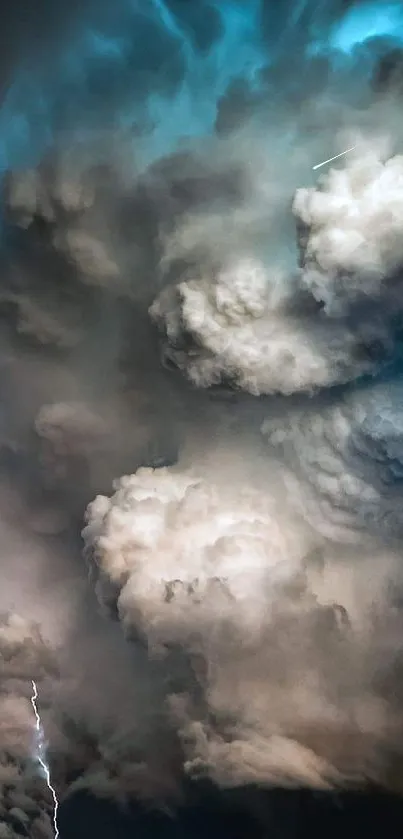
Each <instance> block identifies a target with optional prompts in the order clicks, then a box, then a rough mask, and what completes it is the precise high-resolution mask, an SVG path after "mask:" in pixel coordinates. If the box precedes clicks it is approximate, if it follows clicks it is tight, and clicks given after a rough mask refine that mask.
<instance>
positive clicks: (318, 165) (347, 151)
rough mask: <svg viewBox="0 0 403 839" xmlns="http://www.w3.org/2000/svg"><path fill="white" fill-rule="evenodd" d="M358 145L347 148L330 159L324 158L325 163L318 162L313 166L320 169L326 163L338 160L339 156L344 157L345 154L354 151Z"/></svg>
mask: <svg viewBox="0 0 403 839" xmlns="http://www.w3.org/2000/svg"><path fill="white" fill-rule="evenodd" d="M356 148H357V146H351V149H346V150H345V151H342V152H340V154H335V156H334V157H329V159H328V160H324V161H323V163H317V164H316V166H312V169H320V167H321V166H325V165H326V163H331V162H332V160H337V158H338V157H343V154H348V153H349V152H350V151H354V149H356Z"/></svg>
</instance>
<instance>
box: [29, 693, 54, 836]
mask: <svg viewBox="0 0 403 839" xmlns="http://www.w3.org/2000/svg"><path fill="white" fill-rule="evenodd" d="M32 690H33V694H32V696H31V704H32V707H33V709H34V714H35V719H36V731H37V733H38V752H39V754H38V755H37V758H38V761H39V763H40V765H41V766H42V769H43V771H44V773H45V778H46V783H47V785H48V788H49V790H50V792H51V794H52V798H53V803H54V806H53V827H54V831H55V839H58V836H59V828H58V825H57V811H58V809H59V801H58V798H57V795H56V791H55V789H54V787H53V786H52V784H51V779H50V769H49V767H48V765H47V763H46V761H45V760H44V759H43V757H41V754H43V753H44V745H43V726H42V721H41V717H40V714H39V711H38V707H37V704H36V700H37V699H38V690H37V687H36V682H34V680H33V679H32Z"/></svg>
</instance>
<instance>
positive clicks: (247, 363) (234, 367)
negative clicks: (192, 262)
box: [150, 147, 403, 395]
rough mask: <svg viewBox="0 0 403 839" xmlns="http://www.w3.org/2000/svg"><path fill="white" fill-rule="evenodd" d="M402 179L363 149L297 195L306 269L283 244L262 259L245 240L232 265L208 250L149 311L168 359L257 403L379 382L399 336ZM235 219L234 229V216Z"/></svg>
mask: <svg viewBox="0 0 403 839" xmlns="http://www.w3.org/2000/svg"><path fill="white" fill-rule="evenodd" d="M402 173H403V165H402V158H401V157H398V156H397V157H393V158H390V159H389V160H387V161H386V162H385V163H384V162H383V161H382V159H381V158H380V157H379V153H378V152H376V151H374V150H371V151H369V150H368V148H365V147H364V149H361V150H360V151H357V152H356V159H354V160H353V162H352V163H351V164H350V165H348V166H347V167H346V168H345V169H343V170H331V171H330V173H328V174H327V175H326V176H322V178H321V180H320V182H319V185H318V186H317V187H311V188H309V189H307V188H304V189H298V190H297V191H296V194H295V198H294V202H293V213H294V216H295V218H296V221H297V232H298V245H299V252H300V268H299V270H297V268H296V267H295V268H294V271H290V268H289V266H287V265H284V263H283V264H282V262H281V260H282V247H281V244H279V245H278V252H277V253H276V247H275V244H274V243H273V245H272V246H271V247H270V249H269V256H268V257H266V258H264V257H262V258H256V256H250V255H248V253H247V251H246V252H245V251H244V247H245V245H244V242H242V239H241V241H240V244H239V245H238V250H237V249H235V255H234V256H233V257H232V259H231V260H230V261H229V260H228V256H226V257H225V259H224V261H223V258H222V256H221V259H220V255H219V254H217V253H216V252H215V249H214V246H213V249H212V255H210V256H209V257H208V259H209V261H208V259H206V258H205V265H203V264H201V265H200V266H197V267H195V268H193V269H187V270H185V271H184V276H183V277H181V279H180V281H179V282H177V283H173V284H172V285H169V286H168V288H167V289H164V290H163V291H162V292H161V293H160V295H159V296H158V297H157V299H156V301H155V302H154V303H153V305H152V306H151V309H150V314H151V317H152V318H153V319H154V320H155V321H156V322H157V324H158V325H159V327H160V329H161V331H162V333H163V334H164V336H165V350H164V359H165V360H166V361H169V362H171V363H172V364H174V365H175V366H177V367H178V368H179V369H180V370H182V371H183V372H184V373H185V375H186V376H187V377H188V378H189V379H190V381H191V382H192V383H194V384H195V385H196V386H198V387H209V386H211V385H218V384H220V383H226V384H230V385H232V386H234V387H236V388H241V389H243V390H246V391H249V392H250V393H252V394H254V395H258V394H265V393H283V394H292V393H298V392H304V391H305V392H312V391H314V390H319V389H322V388H328V387H331V386H332V385H336V384H343V383H346V382H348V381H352V380H354V379H356V378H359V377H361V376H362V375H365V374H368V373H372V374H374V373H376V372H377V371H378V370H379V369H380V367H382V366H383V365H384V364H385V362H388V361H390V359H391V358H392V356H393V351H394V350H395V347H396V342H397V341H398V339H399V334H398V325H399V324H398V317H399V313H400V312H401V309H402V301H401V289H400V285H401V284H400V272H401V267H402V258H403V252H402V249H401V245H400V242H401V230H402V221H403V215H402V207H403V204H402V199H401V195H402V190H401V184H400V181H399V178H401V177H402ZM233 221H234V223H235V229H237V225H236V213H235V215H234V219H233ZM186 230H187V234H186V235H187V238H188V241H189V235H190V234H189V228H186ZM202 230H203V231H204V233H206V232H208V227H206V223H204V225H203V226H202ZM242 230H243V225H242V224H240V231H241V236H242ZM199 233H200V231H199ZM267 235H268V236H269V237H270V229H269V230H268V231H267ZM210 241H211V237H210V236H208V237H207V244H206V251H207V254H208V251H209V244H210ZM276 260H277V261H276Z"/></svg>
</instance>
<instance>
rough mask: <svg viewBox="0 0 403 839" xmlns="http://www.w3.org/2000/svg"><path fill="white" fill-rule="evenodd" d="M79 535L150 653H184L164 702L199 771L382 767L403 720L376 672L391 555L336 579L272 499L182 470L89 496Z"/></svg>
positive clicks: (289, 779) (229, 780)
mask: <svg viewBox="0 0 403 839" xmlns="http://www.w3.org/2000/svg"><path fill="white" fill-rule="evenodd" d="M83 535H84V540H85V544H86V550H87V553H88V555H89V556H90V561H91V564H92V566H93V568H94V573H95V574H96V575H97V576H98V595H99V597H100V598H101V600H102V601H103V602H105V603H106V604H107V605H108V606H110V605H112V606H113V607H116V608H117V611H118V614H119V617H120V619H121V620H122V622H123V624H124V626H125V628H126V631H127V632H128V633H129V635H130V636H131V637H132V636H133V633H134V635H135V636H137V637H141V638H143V639H144V641H145V642H146V644H147V645H148V648H149V651H150V653H151V654H158V655H161V653H163V652H164V651H165V653H166V654H170V652H173V651H175V657H174V659H173V662H174V663H172V665H171V667H172V668H174V670H173V671H172V676H174V673H175V674H176V686H175V687H171V688H170V689H169V690H168V694H169V696H168V699H167V701H168V705H169V707H170V709H171V714H172V717H173V719H174V720H175V722H176V725H177V728H178V731H179V735H180V737H181V740H182V745H183V752H184V768H185V770H186V771H187V772H188V773H189V774H190V775H192V776H193V775H200V774H204V775H208V776H210V777H211V778H213V779H214V780H215V781H217V782H218V783H219V784H223V785H227V786H228V785H229V786H231V785H237V784H242V783H247V782H253V781H257V782H261V783H276V784H280V785H282V784H285V785H293V784H305V785H312V786H314V787H326V786H328V785H332V784H334V783H337V782H342V781H343V780H344V781H346V780H348V779H352V778H355V779H363V778H364V777H367V776H368V777H374V778H375V777H376V778H377V779H378V780H379V779H380V778H381V776H382V772H383V764H382V761H381V758H380V755H381V754H382V752H383V749H387V747H388V746H390V745H391V743H390V732H391V730H392V729H393V730H395V729H394V724H395V723H394V714H393V709H392V708H391V707H390V703H389V704H388V702H387V701H386V700H385V698H384V697H383V696H382V693H381V692H377V690H376V688H374V682H373V677H374V673H375V672H376V670H377V666H378V662H379V661H381V656H380V654H379V649H380V647H381V646H382V644H385V643H386V642H385V638H387V637H389V635H388V633H390V632H391V629H390V626H389V623H388V624H387V626H386V627H385V626H383V625H381V624H379V623H378V625H377V626H376V631H375V621H374V616H373V614H372V610H373V603H374V598H375V600H376V602H377V603H378V604H380V605H381V604H383V603H384V602H385V598H386V597H387V586H386V578H387V579H390V574H391V567H392V566H393V560H392V559H390V558H387V560H385V563H384V565H382V563H381V564H380V566H379V567H380V568H381V569H382V568H384V569H386V568H387V569H388V574H386V572H385V573H381V574H378V575H369V580H370V581H371V585H370V586H364V587H361V591H360V592H359V585H358V588H357V579H356V578H355V576H354V574H353V573H352V570H351V569H352V565H351V562H350V563H349V562H347V563H343V562H339V563H338V575H336V577H337V585H336V586H335V585H334V576H332V573H331V572H329V573H328V575H326V574H323V575H321V574H319V576H317V575H316V571H315V561H316V559H315V557H316V554H315V551H314V552H313V553H312V549H313V547H314V545H315V543H313V542H312V537H310V536H309V535H308V534H307V532H306V531H305V529H304V528H303V527H302V526H301V525H300V524H298V520H297V519H296V517H295V516H294V517H293V519H291V517H289V516H288V515H287V514H286V512H285V511H284V509H283V510H279V509H278V507H277V506H276V504H275V503H274V501H273V500H272V498H270V497H267V496H265V495H264V494H262V493H261V492H258V491H257V490H255V489H253V488H252V487H247V486H242V485H236V484H233V483H232V482H231V483H228V484H227V485H225V480H221V481H220V482H219V483H216V484H214V482H210V481H209V480H208V479H207V478H206V477H205V478H204V479H201V478H200V479H198V478H197V476H195V474H194V473H192V472H190V471H183V470H182V471H180V470H179V468H178V469H175V468H172V469H167V468H161V469H158V470H151V469H140V470H138V472H137V473H136V474H134V475H130V476H126V477H124V478H121V479H120V480H119V481H117V482H116V485H115V493H114V495H112V497H111V498H106V497H104V496H99V497H98V498H97V499H96V500H95V501H94V502H93V503H92V504H91V505H90V506H89V508H88V513H87V525H86V527H85V529H84V532H83ZM368 562H369V560H368V561H367V567H368ZM370 564H371V563H370ZM332 567H334V566H332ZM361 567H362V566H361ZM358 583H359V581H358ZM358 593H359V596H358ZM335 596H336V597H337V598H338V599H337V603H335V602H334V601H335ZM347 613H348V614H347ZM381 614H382V612H381ZM388 620H389V621H390V622H392V624H393V626H394V622H395V621H396V620H397V618H396V616H395V614H394V613H393V615H392V613H390V614H388ZM382 649H383V648H382ZM178 655H179V658H178ZM180 662H181V664H180ZM185 662H187V663H188V665H187V667H186V666H185ZM189 665H190V667H191V669H190V670H189ZM175 668H176V670H175ZM388 719H389V723H390V727H389V728H388V725H389V723H388V722H387V720H388Z"/></svg>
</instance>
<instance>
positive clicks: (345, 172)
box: [293, 148, 403, 315]
mask: <svg viewBox="0 0 403 839" xmlns="http://www.w3.org/2000/svg"><path fill="white" fill-rule="evenodd" d="M293 212H294V214H295V215H296V217H297V219H298V221H299V222H300V224H302V225H303V226H304V228H305V230H304V246H303V269H304V270H303V273H302V283H303V285H304V286H305V287H306V288H307V289H308V290H309V291H310V293H311V294H313V296H314V298H315V299H316V300H318V301H320V302H321V303H324V305H325V311H326V312H327V313H329V314H331V315H333V314H336V315H337V314H339V313H340V311H341V312H342V311H345V310H346V309H348V306H349V305H350V304H351V303H352V302H354V301H356V300H358V301H359V302H360V301H361V302H362V301H363V300H365V298H382V297H383V296H384V295H385V293H386V292H387V283H388V280H389V281H390V280H391V278H392V277H393V275H394V273H395V272H396V271H397V270H399V269H401V268H402V266H403V156H402V155H397V156H395V157H392V158H390V159H389V160H387V161H386V162H383V161H382V160H381V159H380V158H379V157H378V155H377V154H376V153H374V152H370V151H368V149H365V148H364V150H362V149H359V148H358V149H357V150H356V152H355V156H354V157H353V158H352V160H351V162H349V161H348V162H347V164H346V167H345V168H344V169H337V168H336V169H330V171H329V172H328V173H327V175H326V176H324V177H322V178H321V180H320V182H319V186H318V187H315V188H314V187H312V188H310V189H299V190H297V192H296V195H295V198H294V204H293Z"/></svg>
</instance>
